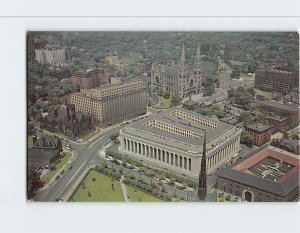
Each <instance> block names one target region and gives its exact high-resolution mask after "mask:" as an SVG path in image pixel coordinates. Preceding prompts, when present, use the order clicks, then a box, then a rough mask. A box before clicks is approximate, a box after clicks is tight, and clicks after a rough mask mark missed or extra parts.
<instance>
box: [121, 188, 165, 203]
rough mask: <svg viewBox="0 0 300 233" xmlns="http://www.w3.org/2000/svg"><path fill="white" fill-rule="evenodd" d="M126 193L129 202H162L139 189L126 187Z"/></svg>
mask: <svg viewBox="0 0 300 233" xmlns="http://www.w3.org/2000/svg"><path fill="white" fill-rule="evenodd" d="M126 189H127V193H128V196H129V199H130V201H131V202H162V201H163V200H161V199H159V198H157V197H154V196H152V195H149V194H147V193H145V192H143V191H141V190H139V189H136V188H133V187H131V186H129V185H126Z"/></svg>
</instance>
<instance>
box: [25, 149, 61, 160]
mask: <svg viewBox="0 0 300 233" xmlns="http://www.w3.org/2000/svg"><path fill="white" fill-rule="evenodd" d="M57 153H59V150H43V149H32V148H29V149H28V160H44V161H45V160H46V161H49V160H51V159H52V158H53V157H54V156H56V155H57Z"/></svg>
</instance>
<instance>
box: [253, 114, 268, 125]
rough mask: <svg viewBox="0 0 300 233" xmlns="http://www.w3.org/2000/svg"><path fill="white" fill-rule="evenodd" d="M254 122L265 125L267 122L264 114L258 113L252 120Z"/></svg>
mask: <svg viewBox="0 0 300 233" xmlns="http://www.w3.org/2000/svg"><path fill="white" fill-rule="evenodd" d="M254 121H255V122H262V123H265V122H267V117H266V115H265V114H263V113H258V114H257V115H256V116H255V118H254Z"/></svg>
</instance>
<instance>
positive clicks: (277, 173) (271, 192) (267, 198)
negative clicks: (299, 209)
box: [215, 145, 299, 202]
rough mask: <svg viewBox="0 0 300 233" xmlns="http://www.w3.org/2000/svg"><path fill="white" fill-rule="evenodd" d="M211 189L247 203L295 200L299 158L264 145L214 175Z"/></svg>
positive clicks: (297, 192)
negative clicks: (215, 180) (215, 178)
mask: <svg viewBox="0 0 300 233" xmlns="http://www.w3.org/2000/svg"><path fill="white" fill-rule="evenodd" d="M215 188H216V189H218V190H220V191H222V192H225V193H229V194H231V195H234V196H237V197H240V198H242V200H243V201H248V202H292V201H297V200H299V156H298V155H295V154H292V153H289V152H287V151H283V150H280V149H278V148H275V147H272V146H268V145H264V146H262V147H260V148H258V149H257V150H255V151H252V152H250V153H249V154H248V155H246V156H245V157H244V158H243V159H242V160H238V161H237V162H236V163H234V164H232V165H231V166H229V167H226V168H223V169H221V170H220V171H219V172H218V177H217V182H216V185H215Z"/></svg>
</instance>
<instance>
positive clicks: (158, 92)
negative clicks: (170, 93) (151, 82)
mask: <svg viewBox="0 0 300 233" xmlns="http://www.w3.org/2000/svg"><path fill="white" fill-rule="evenodd" d="M163 94H164V92H163V89H162V88H159V89H158V90H157V95H159V96H163Z"/></svg>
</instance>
